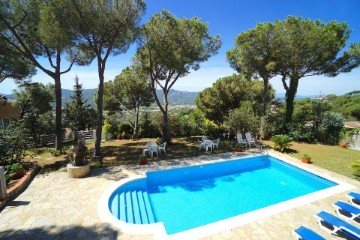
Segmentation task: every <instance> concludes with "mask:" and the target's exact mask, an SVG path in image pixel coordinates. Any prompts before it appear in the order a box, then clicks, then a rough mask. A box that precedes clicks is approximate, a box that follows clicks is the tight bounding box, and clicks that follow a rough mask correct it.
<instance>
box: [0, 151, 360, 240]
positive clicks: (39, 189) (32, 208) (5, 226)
mask: <svg viewBox="0 0 360 240" xmlns="http://www.w3.org/2000/svg"><path fill="white" fill-rule="evenodd" d="M248 154H253V153H251V152H250V153H248ZM276 154H279V153H276ZM239 155H246V154H219V155H206V156H201V157H197V158H196V159H178V160H168V161H151V162H150V163H149V164H148V165H147V166H135V165H133V166H118V167H110V168H103V169H92V170H91V174H90V176H89V177H86V178H82V179H70V178H68V177H67V173H66V171H60V172H52V173H49V174H39V175H38V176H36V177H35V179H34V180H33V181H32V183H31V184H30V186H29V187H28V188H27V189H26V190H25V191H24V192H23V193H22V194H20V195H19V196H18V197H17V198H16V199H15V200H14V201H12V202H10V203H9V204H8V206H7V207H6V208H5V209H4V210H3V211H2V212H1V213H0V239H135V240H137V239H139V240H141V239H153V237H152V236H139V235H137V236H130V235H126V234H124V233H122V232H121V231H119V230H117V229H115V228H113V227H112V226H111V225H109V224H106V223H102V222H101V221H100V219H99V217H98V215H97V203H98V200H99V197H100V195H101V194H102V193H103V191H104V190H105V189H106V188H108V187H109V186H110V185H112V184H113V183H114V182H116V181H118V180H120V179H123V178H126V177H129V176H133V175H143V174H144V173H145V172H146V171H147V170H150V169H163V168H168V167H173V166H186V165H193V164H201V163H204V162H208V161H216V160H218V159H221V158H232V157H234V156H239ZM282 156H283V157H284V155H282ZM286 158H287V159H289V160H291V161H297V162H298V163H299V160H297V159H294V158H291V157H288V156H287V157H286ZM307 167H309V168H311V169H314V170H316V171H318V172H324V173H326V174H328V175H330V176H331V177H333V178H335V179H339V180H342V181H344V182H347V183H349V184H352V185H354V186H355V187H356V188H355V189H354V190H355V191H359V189H360V183H359V182H358V181H356V180H353V179H350V178H347V177H345V176H342V175H339V174H336V173H332V172H329V171H327V170H324V169H322V168H319V167H317V166H314V165H308V166H307ZM345 195H346V192H345V193H341V194H337V195H334V196H331V197H328V198H325V199H322V200H319V201H315V202H312V203H310V204H306V205H303V206H301V207H298V208H294V209H291V210H288V211H284V212H282V213H279V214H276V215H272V216H271V217H267V218H264V219H261V220H258V221H254V222H252V223H249V224H246V225H243V226H239V227H237V228H234V229H231V230H228V231H225V232H221V233H218V234H215V235H212V236H210V237H207V238H204V239H206V240H218V239H251V240H256V239H264V240H267V239H277V240H282V239H284V240H285V239H295V238H294V236H292V231H293V230H294V229H296V228H297V227H299V226H300V225H305V226H308V227H310V228H312V229H313V230H315V231H317V232H318V233H320V234H321V235H323V236H324V237H326V238H333V239H345V238H344V237H343V236H330V235H329V234H327V233H326V232H324V231H323V230H321V229H320V228H319V226H318V225H317V223H316V220H315V217H314V215H315V214H316V213H318V212H319V211H321V210H326V211H329V212H334V208H333V207H332V204H333V203H334V202H335V201H337V200H339V199H342V200H345V201H346V200H347V199H346V196H345ZM355 224H356V223H355ZM357 226H358V227H360V224H357Z"/></svg>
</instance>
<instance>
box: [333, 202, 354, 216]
mask: <svg viewBox="0 0 360 240" xmlns="http://www.w3.org/2000/svg"><path fill="white" fill-rule="evenodd" d="M334 205H335V206H337V207H339V208H340V209H342V210H343V211H345V212H347V213H350V214H353V215H360V209H359V208H357V207H354V206H352V205H350V204H348V203H346V202H343V201H337V202H336V203H334Z"/></svg>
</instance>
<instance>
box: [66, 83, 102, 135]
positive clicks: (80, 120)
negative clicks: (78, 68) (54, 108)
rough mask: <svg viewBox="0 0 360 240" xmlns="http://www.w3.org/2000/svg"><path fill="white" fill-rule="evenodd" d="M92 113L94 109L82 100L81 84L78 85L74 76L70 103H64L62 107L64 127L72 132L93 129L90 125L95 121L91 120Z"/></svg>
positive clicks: (85, 100)
mask: <svg viewBox="0 0 360 240" xmlns="http://www.w3.org/2000/svg"><path fill="white" fill-rule="evenodd" d="M92 113H94V109H91V107H90V104H89V103H88V102H87V99H85V98H84V94H83V87H82V84H80V83H79V78H78V77H77V76H76V77H75V85H74V93H73V95H72V96H71V101H70V102H67V103H65V107H64V122H65V126H68V127H70V128H71V129H72V130H73V131H80V130H85V129H86V128H89V127H93V124H92V123H93V122H95V121H94V120H93V119H92V117H93V115H92Z"/></svg>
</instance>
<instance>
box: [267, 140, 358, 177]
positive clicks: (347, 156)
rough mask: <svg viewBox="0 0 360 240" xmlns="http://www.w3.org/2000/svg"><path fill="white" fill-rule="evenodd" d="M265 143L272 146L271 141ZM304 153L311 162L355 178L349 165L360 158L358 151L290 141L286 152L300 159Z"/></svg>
mask: <svg viewBox="0 0 360 240" xmlns="http://www.w3.org/2000/svg"><path fill="white" fill-rule="evenodd" d="M265 143H266V144H267V145H270V146H272V143H271V142H268V141H267V142H265ZM305 153H307V154H309V155H310V156H311V162H312V164H314V165H317V166H319V167H322V168H325V169H327V170H330V171H332V172H336V173H340V174H342V175H345V176H348V177H351V178H355V179H357V177H355V176H354V175H353V173H352V171H351V169H350V165H351V164H352V163H353V162H354V161H356V160H360V151H355V150H351V149H345V148H341V147H339V146H329V145H323V144H308V143H298V142H292V146H291V147H290V149H288V151H286V154H288V155H290V156H293V157H295V158H298V159H301V158H302V156H303V155H304V154H305Z"/></svg>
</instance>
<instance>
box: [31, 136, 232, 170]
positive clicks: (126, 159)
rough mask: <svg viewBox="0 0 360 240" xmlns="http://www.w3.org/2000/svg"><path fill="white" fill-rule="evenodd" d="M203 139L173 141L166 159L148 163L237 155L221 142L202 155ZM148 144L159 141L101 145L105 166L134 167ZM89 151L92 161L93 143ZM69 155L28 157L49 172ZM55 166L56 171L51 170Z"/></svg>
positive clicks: (228, 142) (156, 158)
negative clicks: (203, 156)
mask: <svg viewBox="0 0 360 240" xmlns="http://www.w3.org/2000/svg"><path fill="white" fill-rule="evenodd" d="M200 139H201V137H200V136H199V137H184V138H174V139H173V140H172V144H171V145H170V146H167V147H166V153H167V154H166V155H164V154H161V155H160V156H159V157H157V156H156V155H155V157H154V158H152V159H151V158H149V159H148V160H149V161H158V160H161V159H177V158H185V157H196V156H200V155H206V154H207V155H210V154H217V153H224V152H230V151H234V147H235V144H236V142H235V140H234V139H232V140H221V141H220V144H219V149H218V150H217V149H216V150H214V151H213V152H210V151H209V152H208V153H206V152H205V150H204V149H202V150H201V151H199V143H198V140H200ZM147 141H153V142H155V141H156V139H150V138H143V139H139V140H112V141H106V142H102V143H101V153H102V161H103V166H105V167H107V166H118V165H126V164H135V163H137V162H138V159H139V157H140V155H142V151H143V149H144V148H145V146H146V143H147ZM86 145H87V147H88V150H89V157H91V154H92V153H93V151H94V142H93V141H89V142H87V143H86ZM65 157H66V153H65V154H63V155H61V156H58V157H55V156H51V154H50V153H49V152H48V151H46V149H42V151H40V152H39V153H38V154H37V155H34V154H33V158H31V157H27V159H26V160H36V161H38V163H39V165H40V166H45V168H46V166H47V167H48V168H49V169H50V170H55V169H58V168H59V167H60V166H61V165H64V164H65V163H66V161H64V160H65ZM52 166H53V167H52ZM92 166H93V167H99V162H97V161H93V162H92Z"/></svg>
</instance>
